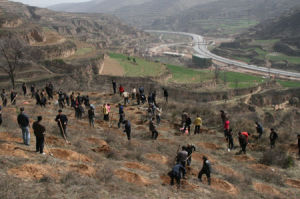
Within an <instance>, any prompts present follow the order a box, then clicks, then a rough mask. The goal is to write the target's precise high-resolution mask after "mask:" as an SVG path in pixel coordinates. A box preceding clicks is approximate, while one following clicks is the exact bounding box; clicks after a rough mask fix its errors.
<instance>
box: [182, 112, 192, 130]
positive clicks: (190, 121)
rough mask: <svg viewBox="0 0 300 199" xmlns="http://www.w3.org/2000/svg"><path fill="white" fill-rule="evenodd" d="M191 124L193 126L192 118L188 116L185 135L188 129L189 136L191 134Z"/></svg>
mask: <svg viewBox="0 0 300 199" xmlns="http://www.w3.org/2000/svg"><path fill="white" fill-rule="evenodd" d="M191 124H192V120H191V118H190V116H188V115H187V117H186V120H185V124H184V128H183V133H185V130H186V129H188V132H189V135H190V134H191Z"/></svg>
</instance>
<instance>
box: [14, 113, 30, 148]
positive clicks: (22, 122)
mask: <svg viewBox="0 0 300 199" xmlns="http://www.w3.org/2000/svg"><path fill="white" fill-rule="evenodd" d="M20 111H21V113H20V114H19V115H18V119H17V120H18V124H19V127H20V128H21V130H22V135H23V141H24V144H25V145H27V146H29V145H30V132H29V125H30V123H29V117H28V116H27V115H26V114H25V113H24V108H23V107H21V108H20Z"/></svg>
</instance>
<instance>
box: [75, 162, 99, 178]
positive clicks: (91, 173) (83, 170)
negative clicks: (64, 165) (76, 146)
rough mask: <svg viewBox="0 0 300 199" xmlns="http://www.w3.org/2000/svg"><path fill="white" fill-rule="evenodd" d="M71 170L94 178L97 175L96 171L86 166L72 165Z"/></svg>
mask: <svg viewBox="0 0 300 199" xmlns="http://www.w3.org/2000/svg"><path fill="white" fill-rule="evenodd" d="M70 170H73V171H76V172H78V173H80V174H82V175H86V176H89V177H92V176H94V175H95V173H96V171H95V169H94V168H93V167H90V166H88V165H85V164H72V165H70Z"/></svg>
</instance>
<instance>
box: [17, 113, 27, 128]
mask: <svg viewBox="0 0 300 199" xmlns="http://www.w3.org/2000/svg"><path fill="white" fill-rule="evenodd" d="M18 124H19V125H20V126H21V127H28V126H29V117H28V116H27V115H26V114H24V113H21V114H20V115H19V116H18Z"/></svg>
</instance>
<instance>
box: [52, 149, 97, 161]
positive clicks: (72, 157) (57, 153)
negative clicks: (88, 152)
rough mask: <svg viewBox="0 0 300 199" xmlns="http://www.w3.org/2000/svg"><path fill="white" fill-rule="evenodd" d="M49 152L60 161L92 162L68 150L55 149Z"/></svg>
mask: <svg viewBox="0 0 300 199" xmlns="http://www.w3.org/2000/svg"><path fill="white" fill-rule="evenodd" d="M50 151H51V153H53V156H54V157H56V158H59V159H62V160H68V161H82V162H92V160H91V159H90V158H88V157H87V156H85V155H83V154H79V153H77V152H75V151H71V150H68V149H59V148H56V149H50Z"/></svg>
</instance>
